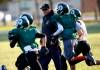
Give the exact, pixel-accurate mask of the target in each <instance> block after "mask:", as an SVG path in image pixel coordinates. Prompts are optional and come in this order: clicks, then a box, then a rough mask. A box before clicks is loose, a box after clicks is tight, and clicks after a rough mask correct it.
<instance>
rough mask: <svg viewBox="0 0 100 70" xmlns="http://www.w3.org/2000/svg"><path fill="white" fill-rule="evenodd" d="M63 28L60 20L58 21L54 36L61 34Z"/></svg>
mask: <svg viewBox="0 0 100 70" xmlns="http://www.w3.org/2000/svg"><path fill="white" fill-rule="evenodd" d="M63 30H64V28H63V26H62V25H61V24H60V23H59V22H57V30H56V32H54V33H53V36H57V35H59V34H60V33H61V32H62V31H63Z"/></svg>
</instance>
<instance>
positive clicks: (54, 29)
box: [40, 4, 63, 70]
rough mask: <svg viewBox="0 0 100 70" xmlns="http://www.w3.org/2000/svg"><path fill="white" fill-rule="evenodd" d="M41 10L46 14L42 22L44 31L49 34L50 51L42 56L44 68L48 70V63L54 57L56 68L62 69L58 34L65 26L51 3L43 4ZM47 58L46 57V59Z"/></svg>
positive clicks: (48, 44) (48, 46)
mask: <svg viewBox="0 0 100 70" xmlns="http://www.w3.org/2000/svg"><path fill="white" fill-rule="evenodd" d="M41 10H42V12H43V14H44V17H43V23H42V33H44V34H46V36H47V45H46V47H47V48H48V49H49V53H48V54H47V55H46V56H41V57H40V63H41V65H42V68H43V70H48V64H49V62H50V60H51V59H53V61H54V64H55V68H56V70H61V49H60V46H59V41H58V36H59V34H60V33H61V32H62V31H63V27H62V25H61V24H59V23H61V21H60V18H59V16H58V15H56V14H54V11H53V10H52V9H51V8H50V6H49V4H43V5H42V6H41ZM44 58H45V59H44Z"/></svg>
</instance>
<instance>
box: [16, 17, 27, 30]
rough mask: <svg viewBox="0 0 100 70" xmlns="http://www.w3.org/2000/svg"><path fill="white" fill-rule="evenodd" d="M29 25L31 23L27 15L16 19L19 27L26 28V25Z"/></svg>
mask: <svg viewBox="0 0 100 70" xmlns="http://www.w3.org/2000/svg"><path fill="white" fill-rule="evenodd" d="M28 25H29V20H28V19H27V18H26V17H23V18H18V19H17V20H16V27H17V28H25V27H28Z"/></svg>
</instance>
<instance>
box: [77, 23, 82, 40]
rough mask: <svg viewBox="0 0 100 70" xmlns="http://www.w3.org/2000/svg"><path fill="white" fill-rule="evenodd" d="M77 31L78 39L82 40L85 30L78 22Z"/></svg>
mask: <svg viewBox="0 0 100 70" xmlns="http://www.w3.org/2000/svg"><path fill="white" fill-rule="evenodd" d="M76 30H77V35H78V38H80V37H81V36H82V35H83V29H82V27H81V24H80V23H79V22H76Z"/></svg>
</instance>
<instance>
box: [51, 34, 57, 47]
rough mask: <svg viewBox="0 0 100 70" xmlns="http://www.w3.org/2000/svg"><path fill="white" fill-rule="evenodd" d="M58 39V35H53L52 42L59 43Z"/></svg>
mask: <svg viewBox="0 0 100 70" xmlns="http://www.w3.org/2000/svg"><path fill="white" fill-rule="evenodd" d="M57 40H58V36H54V35H51V44H52V45H53V44H55V43H57Z"/></svg>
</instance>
